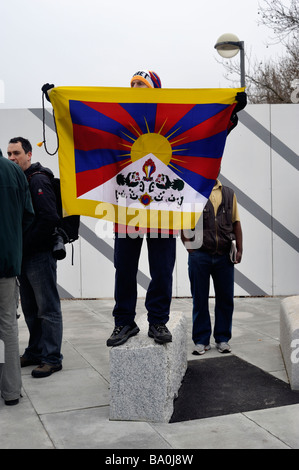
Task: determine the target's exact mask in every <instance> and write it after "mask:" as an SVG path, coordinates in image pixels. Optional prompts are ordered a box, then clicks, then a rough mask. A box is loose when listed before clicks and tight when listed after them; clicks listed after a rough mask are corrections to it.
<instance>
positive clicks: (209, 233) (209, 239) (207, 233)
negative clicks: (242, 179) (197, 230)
mask: <svg viewBox="0 0 299 470" xmlns="http://www.w3.org/2000/svg"><path fill="white" fill-rule="evenodd" d="M233 198H234V191H233V190H232V189H231V188H228V187H227V186H222V202H221V204H220V206H219V208H218V210H217V214H216V217H215V212H214V207H213V204H212V203H211V201H210V200H208V202H207V204H206V206H205V208H204V211H203V244H202V247H201V248H200V250H202V251H206V252H208V253H211V254H214V253H218V254H219V255H223V254H225V253H229V251H230V248H231V241H232V240H234V239H235V235H234V232H233V223H232V212H233Z"/></svg>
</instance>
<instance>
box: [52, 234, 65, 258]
mask: <svg viewBox="0 0 299 470" xmlns="http://www.w3.org/2000/svg"><path fill="white" fill-rule="evenodd" d="M65 235H66V234H65V232H64V230H62V229H61V228H55V231H54V233H53V250H52V253H53V256H54V258H55V259H57V260H61V259H64V258H65V257H66V249H65V246H64V237H65Z"/></svg>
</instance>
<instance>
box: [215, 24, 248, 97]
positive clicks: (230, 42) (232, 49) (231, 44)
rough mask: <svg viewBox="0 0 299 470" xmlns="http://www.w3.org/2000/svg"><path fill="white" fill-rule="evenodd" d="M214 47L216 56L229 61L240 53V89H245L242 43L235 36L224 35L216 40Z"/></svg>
mask: <svg viewBox="0 0 299 470" xmlns="http://www.w3.org/2000/svg"><path fill="white" fill-rule="evenodd" d="M214 47H215V49H216V50H217V52H218V54H220V55H221V57H224V58H226V59H231V58H232V57H234V56H235V55H237V54H238V52H239V51H240V71H241V87H242V88H243V87H245V51H244V41H239V38H238V37H237V36H236V35H235V34H231V33H226V34H222V36H220V37H219V38H218V40H217V42H216V44H215V46H214Z"/></svg>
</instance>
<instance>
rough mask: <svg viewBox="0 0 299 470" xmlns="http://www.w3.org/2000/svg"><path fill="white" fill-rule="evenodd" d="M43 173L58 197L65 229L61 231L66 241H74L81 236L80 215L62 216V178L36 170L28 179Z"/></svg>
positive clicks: (61, 221) (57, 203) (62, 223)
mask: <svg viewBox="0 0 299 470" xmlns="http://www.w3.org/2000/svg"><path fill="white" fill-rule="evenodd" d="M37 174H41V175H45V176H47V177H48V178H49V180H50V181H51V184H52V188H53V191H54V193H55V197H56V208H57V213H58V215H59V217H60V224H59V227H58V228H60V229H62V230H63V232H64V233H61V235H62V237H63V241H64V243H72V242H74V241H75V240H78V238H79V226H80V216H79V215H69V216H67V217H62V202H61V188H60V179H59V178H51V177H50V176H49V175H48V174H47V173H46V172H44V171H35V172H34V173H32V174H31V175H30V176H29V178H28V181H30V180H31V178H32V176H34V175H37Z"/></svg>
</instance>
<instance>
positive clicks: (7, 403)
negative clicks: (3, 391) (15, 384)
mask: <svg viewBox="0 0 299 470" xmlns="http://www.w3.org/2000/svg"><path fill="white" fill-rule="evenodd" d="M4 403H5V405H7V406H14V405H18V404H19V399H18V398H16V400H4Z"/></svg>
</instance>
